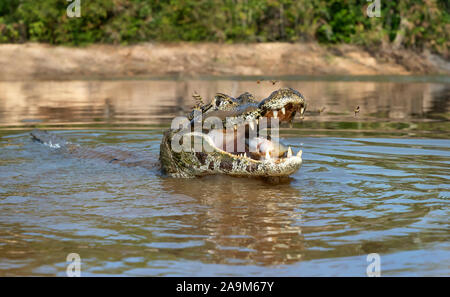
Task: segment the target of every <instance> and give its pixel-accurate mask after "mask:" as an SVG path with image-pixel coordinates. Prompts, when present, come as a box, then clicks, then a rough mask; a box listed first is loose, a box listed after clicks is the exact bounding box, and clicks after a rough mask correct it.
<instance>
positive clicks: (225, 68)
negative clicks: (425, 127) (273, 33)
mask: <svg viewBox="0 0 450 297" xmlns="http://www.w3.org/2000/svg"><path fill="white" fill-rule="evenodd" d="M421 74H450V62H449V61H448V60H445V59H443V58H442V57H439V56H437V55H434V54H430V53H429V52H424V53H420V54H419V53H415V52H413V51H407V50H392V49H383V50H379V51H377V52H369V51H367V50H365V49H363V48H361V47H357V46H350V45H339V46H334V47H324V46H320V45H318V44H315V43H308V44H291V43H258V44H217V43H176V44H160V43H157V44H152V43H145V44H139V45H132V46H114V45H91V46H88V47H84V48H71V47H63V46H50V45H46V44H36V43H27V44H1V45H0V80H28V79H39V80H46V79H49V80H69V79H82V78H119V77H139V76H149V77H152V76H172V75H188V76H197V75H199V76H200V75H215V76H224V75H225V76H226V75H251V76H259V75H261V76H282V75H421Z"/></svg>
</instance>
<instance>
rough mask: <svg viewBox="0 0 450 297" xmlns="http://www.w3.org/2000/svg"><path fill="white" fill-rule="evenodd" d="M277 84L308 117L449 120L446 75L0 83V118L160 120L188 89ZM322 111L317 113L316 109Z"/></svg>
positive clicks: (257, 88)
mask: <svg viewBox="0 0 450 297" xmlns="http://www.w3.org/2000/svg"><path fill="white" fill-rule="evenodd" d="M280 87H292V88H295V89H297V90H300V92H302V93H303V94H304V95H305V97H306V98H307V102H308V110H307V116H306V119H305V123H309V122H312V121H318V122H327V121H328V122H329V121H339V122H342V121H344V122H345V121H347V122H355V116H354V113H353V110H354V109H355V107H356V106H360V108H361V112H360V113H359V114H358V117H357V119H356V121H374V120H376V121H383V120H391V121H392V120H394V121H400V122H402V121H403V122H408V121H411V120H414V121H426V120H431V119H434V120H448V119H449V108H450V107H449V101H450V100H448V99H449V98H450V81H449V83H447V84H446V83H442V82H440V83H436V82H428V83H427V82H383V81H381V82H374V81H362V82H358V81H295V80H286V81H280V82H278V83H277V84H276V85H272V83H270V82H268V81H263V82H261V83H259V84H258V83H257V82H256V80H240V81H238V80H181V79H179V80H116V81H37V82H36V81H34V82H30V81H26V82H20V81H19V82H0V125H2V126H10V127H11V126H27V125H33V124H36V123H38V124H41V125H43V124H61V123H63V124H69V123H70V124H129V125H130V124H131V125H133V124H156V125H160V124H164V125H167V124H168V123H170V120H171V119H172V118H173V117H174V116H176V115H179V114H184V113H186V112H187V111H188V110H189V109H190V107H192V106H193V105H194V99H193V98H192V97H191V95H192V94H193V93H194V92H197V93H199V94H200V95H201V96H202V97H203V98H205V99H207V98H209V99H210V98H212V97H213V96H214V94H215V93H217V92H223V93H226V94H230V95H232V96H237V95H239V94H241V93H243V92H246V91H249V92H251V93H253V94H254V95H255V96H256V97H257V98H258V99H263V98H265V97H267V96H268V95H269V94H270V93H271V92H272V91H274V90H276V89H278V88H280ZM319 111H323V112H319Z"/></svg>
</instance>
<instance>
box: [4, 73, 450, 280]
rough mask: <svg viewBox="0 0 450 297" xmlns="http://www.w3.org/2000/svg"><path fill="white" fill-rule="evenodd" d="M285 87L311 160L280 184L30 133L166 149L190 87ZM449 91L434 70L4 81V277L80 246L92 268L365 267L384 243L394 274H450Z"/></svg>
mask: <svg viewBox="0 0 450 297" xmlns="http://www.w3.org/2000/svg"><path fill="white" fill-rule="evenodd" d="M281 86H291V87H294V88H296V89H298V90H300V91H301V92H302V93H303V94H304V95H305V97H306V98H307V100H308V104H309V105H308V113H307V115H306V117H305V119H304V121H303V122H301V121H297V122H296V123H295V125H294V128H293V129H289V128H284V129H283V130H282V136H283V137H284V138H285V142H286V143H287V144H289V145H291V146H292V147H293V148H294V151H297V150H298V149H302V150H303V160H304V165H303V167H302V168H301V169H300V171H298V172H297V173H296V174H294V175H293V176H292V178H291V180H290V181H289V182H287V183H283V184H277V185H273V184H267V183H264V182H262V181H260V180H253V179H243V178H231V177H224V176H215V177H205V178H199V179H190V180H183V179H172V178H166V177H163V176H161V175H160V174H159V171H158V170H157V168H155V170H149V169H143V168H128V167H121V166H120V165H117V164H109V163H106V162H103V161H101V160H80V159H75V158H67V156H63V155H61V154H59V153H57V152H56V151H55V150H54V149H50V148H48V147H45V146H43V145H39V144H37V143H33V142H32V141H31V140H30V137H29V135H28V132H29V130H30V129H31V128H34V127H42V128H46V129H52V130H55V131H54V133H57V134H59V135H61V136H64V137H66V138H68V139H69V140H71V141H73V142H77V143H80V144H82V145H85V146H87V147H103V146H112V147H114V148H118V149H124V150H129V151H134V152H139V153H140V154H143V155H148V157H149V158H155V156H157V155H158V152H159V142H160V139H161V133H162V131H163V129H165V128H166V127H167V126H168V124H169V123H170V119H171V118H173V117H174V116H176V115H178V114H182V113H183V112H184V111H185V110H187V109H188V108H189V107H190V106H191V105H193V100H192V98H190V96H189V94H190V93H191V92H193V91H197V92H198V93H200V94H201V95H202V96H203V97H204V98H207V97H211V96H212V95H213V94H214V93H215V92H226V93H230V94H232V95H238V94H239V93H240V92H243V91H250V92H252V93H255V95H256V96H257V97H258V98H263V97H264V96H266V95H267V94H269V93H270V92H271V91H273V90H275V89H276V88H278V87H281ZM449 90H450V87H449V84H448V83H447V82H446V81H445V80H444V82H443V81H442V80H440V81H438V82H436V81H433V80H432V79H430V80H427V79H424V81H421V80H420V81H417V80H416V81H414V82H409V81H403V80H400V81H385V80H381V81H354V80H353V81H339V80H332V81H328V80H314V81H309V80H305V79H298V80H295V79H290V80H287V79H286V80H282V81H280V82H278V83H277V84H276V85H275V86H274V85H272V83H270V82H268V81H263V82H260V83H259V84H258V83H257V82H256V81H254V80H226V79H223V80H220V79H213V80H181V81H180V80H135V81H128V80H124V81H66V82H64V81H58V82H53V81H52V82H49V81H41V82H0V91H1V92H0V127H1V128H0V275H3V276H7V275H60V276H64V275H65V269H66V267H67V264H68V263H67V262H66V257H67V255H68V254H69V253H78V254H79V255H80V257H81V260H82V265H81V269H82V275H84V276H90V275H133V276H134V275H138V276H141V275H146V276H195V275H199V276H222V275H223V276H241V275H252V276H311V275H312V276H328V275H338V276H345V275H355V276H365V275H366V268H367V265H368V264H369V263H368V262H367V260H366V257H367V255H368V254H369V253H378V254H380V256H381V270H382V275H385V276H411V275H414V276H421V275H438V276H443V275H446V276H448V275H450V241H449V238H450V236H449V235H450V232H449V228H448V223H449V222H448V216H449V207H448V206H449V198H450V182H449V179H450V140H449V122H448V115H449V100H448V99H449V92H450V91H449ZM357 105H359V106H360V107H361V112H360V113H359V114H357V115H356V116H355V114H354V112H353V110H354V108H355V106H357ZM323 107H325V109H324V110H323V111H322V112H319V110H321V109H323Z"/></svg>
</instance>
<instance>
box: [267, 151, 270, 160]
mask: <svg viewBox="0 0 450 297" xmlns="http://www.w3.org/2000/svg"><path fill="white" fill-rule="evenodd" d="M266 159H267V160H269V159H270V154H269V150H267V151H266Z"/></svg>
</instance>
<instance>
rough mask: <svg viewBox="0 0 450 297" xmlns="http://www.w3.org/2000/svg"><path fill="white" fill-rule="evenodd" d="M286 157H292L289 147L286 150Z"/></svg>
mask: <svg viewBox="0 0 450 297" xmlns="http://www.w3.org/2000/svg"><path fill="white" fill-rule="evenodd" d="M287 157H288V158H290V157H292V149H291V147H289V148H288V151H287Z"/></svg>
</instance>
